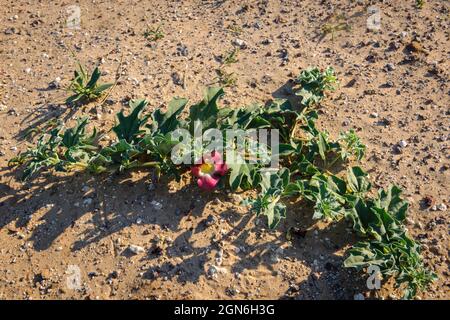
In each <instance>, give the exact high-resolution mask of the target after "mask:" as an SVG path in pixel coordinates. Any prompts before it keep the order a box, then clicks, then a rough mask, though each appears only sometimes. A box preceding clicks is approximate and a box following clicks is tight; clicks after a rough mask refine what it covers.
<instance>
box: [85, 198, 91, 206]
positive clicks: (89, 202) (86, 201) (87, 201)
mask: <svg viewBox="0 0 450 320" xmlns="http://www.w3.org/2000/svg"><path fill="white" fill-rule="evenodd" d="M92 201H93V200H92V198H86V199H84V200H83V204H84V205H85V206H88V205H90V204H92Z"/></svg>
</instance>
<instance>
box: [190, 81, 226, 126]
mask: <svg viewBox="0 0 450 320" xmlns="http://www.w3.org/2000/svg"><path fill="white" fill-rule="evenodd" d="M223 94H224V91H223V89H222V88H215V87H213V88H208V89H207V90H206V93H205V97H204V99H203V101H201V102H200V103H198V104H195V105H193V106H191V108H190V114H189V120H190V130H191V132H194V130H195V128H194V125H195V122H198V121H200V122H201V124H202V127H203V131H205V130H207V129H209V128H215V127H217V117H218V113H219V108H218V107H217V100H218V99H219V98H220V97H221V96H222V95H223Z"/></svg>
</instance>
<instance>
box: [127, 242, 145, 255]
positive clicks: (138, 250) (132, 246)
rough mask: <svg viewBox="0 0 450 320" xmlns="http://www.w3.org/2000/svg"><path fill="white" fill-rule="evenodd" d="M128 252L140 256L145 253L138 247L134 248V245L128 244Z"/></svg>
mask: <svg viewBox="0 0 450 320" xmlns="http://www.w3.org/2000/svg"><path fill="white" fill-rule="evenodd" d="M128 250H130V251H131V252H132V253H134V254H140V253H143V252H145V249H144V248H142V247H140V246H136V245H134V244H130V246H129V247H128Z"/></svg>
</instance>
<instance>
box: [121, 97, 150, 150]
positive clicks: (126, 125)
mask: <svg viewBox="0 0 450 320" xmlns="http://www.w3.org/2000/svg"><path fill="white" fill-rule="evenodd" d="M146 106H147V101H146V100H144V99H142V100H137V101H134V102H132V101H130V107H131V108H132V109H131V113H130V115H129V116H125V115H124V114H123V111H121V112H120V113H118V114H117V119H118V121H119V123H118V124H117V125H116V126H115V127H114V128H113V131H114V132H115V133H116V135H117V137H118V138H119V139H124V140H126V141H127V142H129V143H131V142H133V141H134V140H135V138H136V136H137V135H138V134H140V133H142V131H141V130H140V128H141V126H142V125H144V124H145V122H147V119H148V116H146V117H143V118H140V114H141V112H142V110H143V109H144V108H145V107H146Z"/></svg>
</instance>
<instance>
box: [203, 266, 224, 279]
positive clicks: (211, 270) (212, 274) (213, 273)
mask: <svg viewBox="0 0 450 320" xmlns="http://www.w3.org/2000/svg"><path fill="white" fill-rule="evenodd" d="M206 273H207V275H208V276H209V277H211V278H212V277H216V276H217V274H218V273H222V274H225V273H227V269H225V268H221V267H218V266H215V265H211V266H210V267H209V268H208V271H207V272H206Z"/></svg>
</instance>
